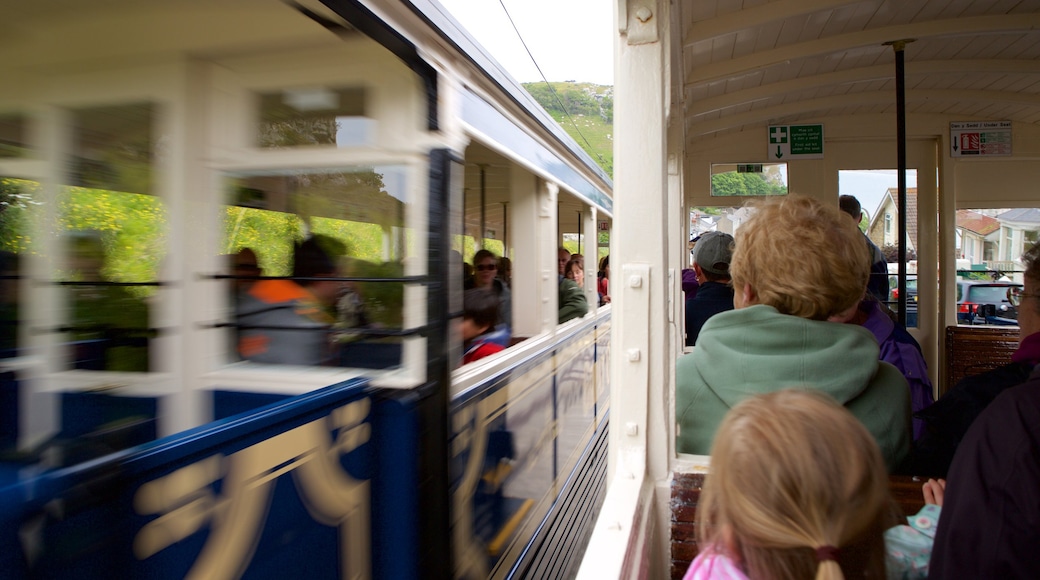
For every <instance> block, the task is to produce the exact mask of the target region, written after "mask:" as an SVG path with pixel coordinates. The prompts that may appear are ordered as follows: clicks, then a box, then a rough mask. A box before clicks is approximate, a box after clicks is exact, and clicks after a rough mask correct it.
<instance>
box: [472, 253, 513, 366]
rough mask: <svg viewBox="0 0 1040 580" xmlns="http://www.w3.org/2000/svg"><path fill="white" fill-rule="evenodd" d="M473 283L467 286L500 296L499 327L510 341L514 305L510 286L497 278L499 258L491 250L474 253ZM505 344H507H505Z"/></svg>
mask: <svg viewBox="0 0 1040 580" xmlns="http://www.w3.org/2000/svg"><path fill="white" fill-rule="evenodd" d="M473 266H474V269H475V272H474V274H473V283H472V284H470V285H469V286H467V287H466V289H467V290H469V289H471V288H484V289H486V290H491V291H493V292H494V293H495V296H497V297H498V325H499V327H498V329H497V330H499V332H501V333H503V334H504V335H505V336H506V342H507V343H508V340H509V338H508V337H509V336H510V335H511V334H512V328H513V305H512V302H511V300H510V292H509V287H508V286H506V285H505V284H504V283H502V281H501V280H499V279H498V278H496V276H497V275H498V258H497V257H496V256H495V255H494V254H492V253H491V252H490V251H489V250H478V251H477V253H476V254H474V255H473ZM503 346H505V345H503Z"/></svg>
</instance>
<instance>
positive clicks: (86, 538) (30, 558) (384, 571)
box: [0, 381, 417, 580]
mask: <svg viewBox="0 0 1040 580" xmlns="http://www.w3.org/2000/svg"><path fill="white" fill-rule="evenodd" d="M218 398H219V397H218ZM414 415H415V414H414V413H412V412H410V410H409V409H408V408H407V405H406V404H402V403H401V402H398V401H396V400H393V399H390V398H383V397H379V396H378V395H377V394H375V393H374V392H373V391H371V389H369V388H368V386H367V383H366V382H365V381H352V382H348V383H344V384H341V385H337V386H333V387H328V388H325V389H322V390H320V391H316V392H314V393H309V394H306V395H301V396H298V397H292V398H286V399H282V400H280V401H273V402H271V403H270V404H267V405H265V406H262V407H260V408H258V409H254V410H252V411H250V412H247V413H245V414H239V415H236V416H234V417H231V418H227V419H218V420H216V421H214V422H212V423H210V424H207V425H203V426H201V427H199V428H196V429H192V430H189V431H186V432H183V433H180V434H177V435H174V436H172V437H168V438H165V439H162V440H159V441H156V442H153V443H149V444H145V445H141V446H138V447H136V448H133V449H130V450H127V451H123V452H118V453H115V454H112V455H109V456H106V457H103V458H100V459H98V460H94V461H89V462H86V463H81V464H79V465H76V466H74V467H71V468H66V469H58V470H55V471H52V472H46V473H43V474H41V475H39V476H37V477H34V478H18V477H11V472H8V474H7V476H5V477H4V480H3V481H0V485H2V486H3V487H2V488H0V523H2V524H3V525H2V527H0V528H2V531H0V534H2V536H0V554H2V556H0V558H2V563H3V567H2V568H0V576H2V577H4V578H23V577H34V578H70V577H75V578H87V579H89V578H98V579H105V580H109V579H111V578H121V577H135V578H285V577H299V576H306V577H309V578H315V579H319V578H341V577H375V578H397V577H412V576H414V575H415V573H416V566H417V564H416V562H417V558H416V554H417V546H416V543H417V542H416V538H415V536H414V528H415V526H414V525H409V522H408V519H407V518H409V517H414V515H415V513H416V511H417V510H416V509H415V505H416V503H415V497H414V496H415V492H414V489H415V473H414V469H413V468H412V467H410V466H412V462H410V461H408V460H405V461H401V459H402V458H407V457H414V456H415V449H414V445H415V439H416V436H415V424H414ZM376 441H378V442H379V444H378V445H377V444H376V443H375V442H376ZM377 447H378V449H377ZM373 514H378V518H376V517H374V516H373ZM376 519H381V521H380V522H376V521H375V520H376ZM390 519H393V521H394V525H387V522H388V521H389V520H390ZM373 554H382V555H383V558H384V559H382V560H379V561H373V559H372V555H373ZM390 555H392V558H391V557H388V556H390Z"/></svg>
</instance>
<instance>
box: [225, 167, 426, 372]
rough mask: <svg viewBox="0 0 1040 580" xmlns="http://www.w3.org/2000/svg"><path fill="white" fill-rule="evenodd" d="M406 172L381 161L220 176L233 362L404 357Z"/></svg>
mask: <svg viewBox="0 0 1040 580" xmlns="http://www.w3.org/2000/svg"><path fill="white" fill-rule="evenodd" d="M406 176H407V172H406V167H404V166H378V167H371V168H350V169H344V170H330V171H313V170H310V171H303V170H301V171H265V172H257V173H249V174H236V175H230V176H229V177H228V178H227V181H226V185H227V191H228V194H229V196H230V203H229V204H228V205H227V206H225V208H224V212H225V214H224V231H225V238H224V242H223V247H222V253H225V254H228V263H229V264H230V265H231V266H232V271H231V273H230V277H231V287H230V288H229V292H230V293H231V296H232V301H231V304H232V308H233V311H232V312H231V313H230V319H231V320H232V321H233V322H232V324H231V328H232V329H233V332H234V336H233V337H232V340H231V342H232V344H233V345H234V349H233V353H234V355H233V358H234V359H235V360H249V361H253V362H260V363H269V364H300V365H333V366H356V367H366V368H387V367H393V366H397V365H399V364H400V355H401V337H400V335H401V331H402V328H403V325H404V318H403V310H404V283H403V282H394V281H393V280H394V279H398V278H401V277H402V276H404V266H405V261H406V259H408V257H409V256H410V255H413V254H414V250H412V248H413V247H414V244H415V242H416V237H415V232H413V231H410V230H409V229H407V228H406V227H405V217H406V209H407V205H408V201H409V200H408V195H407V179H406ZM387 279H389V280H390V281H381V280H387Z"/></svg>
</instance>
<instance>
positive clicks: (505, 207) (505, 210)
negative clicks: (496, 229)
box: [502, 201, 509, 258]
mask: <svg viewBox="0 0 1040 580" xmlns="http://www.w3.org/2000/svg"><path fill="white" fill-rule="evenodd" d="M502 257H505V258H508V257H509V202H505V201H504V202H502Z"/></svg>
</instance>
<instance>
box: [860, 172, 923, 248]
mask: <svg viewBox="0 0 1040 580" xmlns="http://www.w3.org/2000/svg"><path fill="white" fill-rule="evenodd" d="M885 196H886V197H888V198H889V199H891V200H892V205H893V207H894V208H895V209H896V210H897V211H898V209H899V188H898V187H890V188H888V191H886V192H885ZM885 205H886V201H885V199H884V198H882V201H881V204H880V206H879V207H878V209H879V210H883V209H884V207H885ZM882 214H884V212H883V211H878V212H877V215H875V216H874V218H873V219H872V220H871V222H870V227H871V229H873V228H874V224H875V223H876V222H877V220H878V216H880V215H882ZM906 236H907V238H908V239H909V240H910V245H911V246H913V247H915V248H916V247H917V188H916V187H908V188H906Z"/></svg>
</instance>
